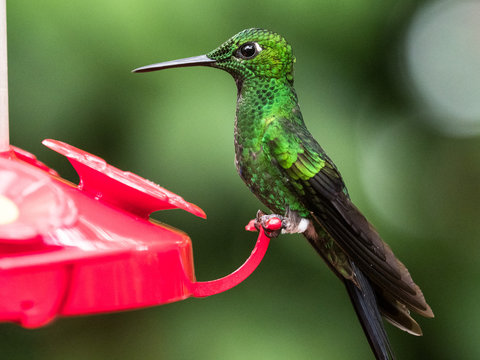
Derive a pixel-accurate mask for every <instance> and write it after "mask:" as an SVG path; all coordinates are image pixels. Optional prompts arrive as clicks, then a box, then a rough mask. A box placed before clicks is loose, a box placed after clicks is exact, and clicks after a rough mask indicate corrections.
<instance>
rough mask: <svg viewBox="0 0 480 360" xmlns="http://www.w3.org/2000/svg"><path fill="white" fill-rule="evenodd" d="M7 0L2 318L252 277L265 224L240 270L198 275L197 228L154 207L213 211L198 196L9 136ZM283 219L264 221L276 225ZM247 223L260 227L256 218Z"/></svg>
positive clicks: (36, 320) (26, 319) (155, 298)
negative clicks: (54, 161) (48, 157)
mask: <svg viewBox="0 0 480 360" xmlns="http://www.w3.org/2000/svg"><path fill="white" fill-rule="evenodd" d="M0 1H1V2H3V4H2V3H0V321H12V322H16V323H19V324H21V325H22V326H24V327H29V328H33V327H38V326H42V325H45V324H46V323H48V322H49V321H51V320H52V319H54V318H55V317H56V316H71V315H83V314H93V313H102V312H111V311H118V310H127V309H135V308H140V307H145V306H153V305H160V304H164V303H168V302H173V301H178V300H183V299H185V298H187V297H190V296H194V297H204V296H209V295H213V294H218V293H220V292H223V291H225V290H228V289H230V288H232V287H233V286H235V285H237V284H239V283H240V282H242V281H243V280H245V279H246V278H247V277H248V276H249V275H250V274H251V273H252V272H253V271H254V270H255V268H256V267H257V266H258V264H259V263H260V261H261V260H262V258H263V256H264V254H265V252H266V250H267V247H268V244H269V238H268V237H267V236H266V235H265V234H264V231H263V229H260V234H259V237H258V240H257V243H256V245H255V248H254V250H253V252H252V255H251V256H250V257H249V258H248V259H247V261H246V262H245V263H244V264H243V265H242V266H241V267H240V268H239V269H238V270H236V271H235V272H233V273H232V274H230V275H228V276H226V277H224V278H221V279H218V280H214V281H207V282H197V281H196V280H195V273H194V266H193V256H192V242H191V240H190V238H189V237H188V236H187V235H186V234H185V233H184V232H182V231H179V230H176V229H174V228H172V227H169V226H166V225H164V224H160V223H158V222H156V221H154V220H152V219H150V218H149V216H150V214H151V213H152V212H153V211H157V210H168V209H183V210H185V211H188V212H190V213H192V214H194V215H196V216H200V217H203V218H205V217H206V216H205V213H204V212H203V210H202V209H200V208H199V207H198V206H196V205H194V204H191V203H189V202H187V201H185V200H184V199H183V198H181V197H180V196H178V195H176V194H174V193H172V192H170V191H168V190H166V189H164V188H162V187H160V186H158V185H155V184H154V183H152V182H150V181H148V180H145V179H143V178H141V177H140V176H138V175H135V174H132V173H130V172H124V171H121V170H119V169H117V168H115V167H113V166H111V165H108V164H107V163H106V162H105V161H104V160H103V159H101V158H99V157H97V156H94V155H92V154H89V153H87V152H85V151H82V150H80V149H77V148H75V147H73V146H70V145H68V144H65V143H62V142H60V141H55V140H45V141H44V142H43V143H44V144H45V145H46V146H48V147H49V148H50V149H52V150H54V151H56V152H58V153H60V154H62V155H64V156H66V157H67V158H68V159H69V161H70V162H71V163H72V165H73V166H74V168H75V169H76V171H77V173H78V175H79V177H80V183H79V184H78V185H75V184H72V183H71V182H69V181H67V180H64V179H62V178H61V177H59V176H58V174H57V173H56V172H55V171H54V170H52V169H50V168H49V167H47V166H46V165H44V164H43V163H41V162H39V161H38V160H37V159H36V157H35V156H34V155H32V154H30V153H28V152H26V151H24V150H21V149H18V148H16V147H13V146H10V145H9V142H8V92H7V67H6V31H5V23H6V16H5V15H6V14H5V0H3V1H2V0H0ZM2 12H3V13H2ZM2 24H3V26H2ZM2 41H3V43H2ZM273 220H274V219H273ZM277 220H278V219H277ZM278 223H279V222H278V221H271V225H272V226H271V227H272V229H270V225H268V224H267V227H266V228H267V229H268V230H276V229H277V228H278ZM247 229H248V230H253V229H254V227H253V226H252V223H250V224H249V226H247Z"/></svg>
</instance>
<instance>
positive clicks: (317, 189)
mask: <svg viewBox="0 0 480 360" xmlns="http://www.w3.org/2000/svg"><path fill="white" fill-rule="evenodd" d="M263 148H264V151H265V152H266V154H267V155H268V156H269V157H270V159H271V161H272V163H273V164H274V165H276V166H277V167H279V168H280V169H281V171H282V172H284V174H285V175H286V181H287V182H288V184H289V185H290V188H292V189H294V191H295V192H296V193H297V195H298V197H299V198H300V200H301V201H302V202H303V204H304V205H305V206H306V207H307V208H308V209H309V210H310V212H311V215H312V217H313V218H314V219H315V220H316V221H317V222H318V223H319V224H320V225H321V226H322V227H323V228H324V229H325V230H326V231H327V232H328V233H329V234H330V236H331V237H332V238H333V239H334V241H335V242H336V243H337V244H338V245H339V246H340V248H341V249H342V250H343V251H344V252H345V253H346V254H347V256H348V257H349V258H350V259H351V260H352V261H354V262H355V264H357V266H358V267H359V268H360V269H361V270H362V271H363V272H364V273H365V274H366V275H367V276H368V277H369V278H370V279H371V280H372V281H373V282H374V283H376V284H377V286H379V287H380V288H382V289H383V290H385V291H387V292H388V293H390V294H391V295H392V296H393V297H394V298H396V299H398V300H399V301H400V302H402V303H404V304H405V305H407V306H408V307H409V308H410V309H412V310H414V311H416V312H418V313H420V314H422V315H424V316H427V317H433V312H432V310H431V309H430V307H429V306H428V304H427V303H426V301H425V299H424V297H423V294H422V292H421V290H420V288H419V287H418V286H417V285H416V284H415V283H414V282H413V280H412V278H411V276H410V274H409V272H408V270H407V268H406V267H405V266H404V265H403V264H402V263H401V262H400V261H399V260H398V259H397V258H396V257H395V255H394V254H393V252H392V250H391V249H390V247H389V246H388V245H387V244H386V243H384V242H383V240H382V239H381V238H380V236H379V234H378V233H377V231H376V230H375V229H374V228H373V226H372V225H371V224H370V223H369V222H368V221H367V219H366V218H365V217H364V216H363V215H362V214H361V212H360V211H359V210H358V209H357V208H356V207H355V205H354V204H353V203H352V202H351V200H350V198H349V196H348V193H347V191H346V188H345V185H344V183H343V180H342V177H341V175H340V173H339V172H338V170H337V169H336V167H335V165H334V164H333V162H332V161H331V160H330V159H329V158H328V156H327V155H326V154H325V152H324V151H323V150H322V148H321V147H320V145H319V144H318V143H317V142H316V141H315V139H314V138H313V137H312V135H311V134H310V133H309V132H308V130H307V129H306V127H305V126H304V125H303V124H300V123H293V122H292V121H290V120H287V119H276V120H274V121H272V122H270V124H269V125H268V127H267V128H266V130H265V134H264V137H263Z"/></svg>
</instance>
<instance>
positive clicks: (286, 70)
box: [207, 29, 295, 81]
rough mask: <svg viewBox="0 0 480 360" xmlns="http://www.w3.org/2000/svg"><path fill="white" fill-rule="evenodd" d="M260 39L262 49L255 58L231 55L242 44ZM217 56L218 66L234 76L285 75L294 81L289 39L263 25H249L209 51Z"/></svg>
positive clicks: (276, 76)
mask: <svg viewBox="0 0 480 360" xmlns="http://www.w3.org/2000/svg"><path fill="white" fill-rule="evenodd" d="M249 42H251V43H254V42H255V43H257V44H258V46H260V48H261V51H260V52H259V54H258V56H256V57H255V58H253V59H243V58H242V57H241V56H238V57H232V54H233V53H235V52H236V51H237V50H238V49H239V47H240V45H242V44H245V43H249ZM207 56H208V57H209V58H211V59H214V60H217V63H216V64H215V67H218V68H221V69H224V70H226V71H228V72H229V73H231V74H232V75H233V76H234V77H238V76H240V77H242V78H243V79H249V78H252V77H268V78H286V79H288V80H289V81H293V64H294V63H295V57H294V56H293V52H292V48H291V46H290V45H289V44H288V43H287V41H286V40H285V39H284V38H283V37H282V36H281V35H278V34H276V33H274V32H271V31H268V30H263V29H246V30H243V31H241V32H240V33H238V34H237V35H235V36H233V37H232V38H230V39H229V40H227V41H226V42H225V43H223V44H222V45H220V46H219V47H218V48H217V49H215V50H213V51H211V52H210V53H208V54H207Z"/></svg>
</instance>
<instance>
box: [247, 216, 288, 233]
mask: <svg viewBox="0 0 480 360" xmlns="http://www.w3.org/2000/svg"><path fill="white" fill-rule="evenodd" d="M284 221H285V219H284V217H283V216H281V215H277V214H270V215H266V214H265V213H264V212H263V211H261V210H258V211H257V216H256V218H255V222H254V226H255V227H256V228H257V230H260V226H261V227H262V228H263V231H264V233H265V235H267V236H268V237H269V238H276V237H277V236H278V235H280V233H281V232H282V229H284V228H285V224H284Z"/></svg>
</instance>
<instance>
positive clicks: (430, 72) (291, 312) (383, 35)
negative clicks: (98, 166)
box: [0, 0, 480, 360]
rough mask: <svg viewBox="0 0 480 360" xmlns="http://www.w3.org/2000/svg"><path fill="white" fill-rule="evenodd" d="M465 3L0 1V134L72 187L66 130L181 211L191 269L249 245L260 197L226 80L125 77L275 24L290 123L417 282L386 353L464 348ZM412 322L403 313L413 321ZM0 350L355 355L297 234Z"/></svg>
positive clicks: (473, 80)
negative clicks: (2, 83)
mask: <svg viewBox="0 0 480 360" xmlns="http://www.w3.org/2000/svg"><path fill="white" fill-rule="evenodd" d="M479 5H480V3H479V2H478V1H470V2H466V1H451V2H443V1H442V2H427V1H406V0H403V1H384V0H349V1H338V0H297V1H291V2H286V1H285V2H279V1H274V0H263V1H252V0H244V1H237V2H227V1H213V0H203V1H193V0H191V1H181V0H178V1H161V0H160V1H159V0H141V1H139V0H135V1H134V0H122V1H114V0H83V1H77V2H72V1H55V0H43V1H24V0H15V1H9V2H8V35H9V38H8V47H9V83H10V119H11V120H10V121H11V125H10V127H11V142H12V143H13V144H14V145H16V146H19V147H22V148H24V149H26V150H28V151H31V152H33V153H35V154H36V155H37V156H38V157H39V158H40V159H41V160H43V161H44V162H46V163H47V164H49V165H50V166H52V167H54V168H56V169H57V170H58V171H59V172H60V173H61V174H62V175H63V176H64V177H66V178H68V179H71V180H73V181H76V175H75V173H74V171H73V170H72V168H71V167H70V166H69V164H68V162H67V161H66V160H65V159H64V158H62V157H61V156H59V155H58V154H56V153H54V152H52V151H50V150H48V149H46V148H44V147H43V146H42V145H41V143H40V142H41V140H42V139H44V138H53V139H58V140H63V141H66V142H68V143H70V144H72V145H75V146H77V147H80V148H82V149H85V150H87V151H89V152H92V153H94V154H96V155H98V156H101V157H103V158H105V159H106V160H107V161H108V162H109V163H111V164H113V165H115V166H117V167H119V168H121V169H124V170H130V171H133V172H136V173H138V174H140V175H142V176H144V177H146V178H148V179H151V180H153V181H155V182H157V183H159V184H161V185H162V186H164V187H166V188H167V189H169V190H171V191H174V192H176V193H179V194H181V195H182V196H183V197H184V198H185V199H187V200H188V201H191V202H194V203H196V204H198V205H199V206H201V207H202V208H203V209H204V210H205V211H206V212H207V214H208V220H206V221H204V220H202V219H199V218H195V217H193V216H192V215H190V214H188V213H184V212H181V211H170V212H161V213H160V212H159V213H156V214H155V217H156V218H157V219H159V220H161V221H165V222H167V223H170V224H172V225H174V226H176V227H179V228H181V229H183V230H185V231H187V232H188V233H189V234H190V236H191V238H192V241H193V245H194V257H195V265H196V274H197V278H198V279H199V280H210V279H213V278H217V277H220V276H223V275H225V274H227V273H229V272H231V271H232V270H234V269H235V268H236V267H238V266H239V265H240V264H241V263H242V262H243V261H244V260H245V259H246V257H247V256H248V255H249V253H250V251H251V249H252V247H253V244H254V241H255V239H256V237H255V235H254V234H250V233H247V232H245V231H244V230H243V226H244V225H245V224H246V223H247V222H248V220H249V219H251V218H253V217H254V215H255V213H256V211H257V209H258V208H260V207H261V205H260V203H259V202H258V201H257V200H256V198H255V197H254V196H253V195H252V194H250V193H249V191H248V190H247V188H246V187H245V186H244V185H243V183H242V182H241V180H240V178H239V177H238V176H237V174H236V171H235V168H234V165H233V120H234V113H235V100H236V88H235V84H234V82H233V81H232V79H231V78H230V76H229V75H228V74H226V73H224V72H222V71H218V70H213V69H208V68H189V69H176V70H167V71H163V72H158V73H151V74H132V73H130V70H132V69H133V68H135V67H138V66H141V65H146V64H150V63H153V62H158V61H165V60H170V59H176V58H182V57H188V56H194V55H200V54H204V53H206V52H207V51H209V50H211V49H213V48H214V47H216V46H217V45H219V44H220V43H221V42H223V41H224V40H226V39H227V38H229V37H230V36H231V35H233V34H235V33H237V32H238V31H240V30H242V29H244V28H248V27H264V28H268V29H271V30H275V31H277V32H279V33H281V34H283V35H284V36H285V37H286V38H287V40H288V41H289V42H290V43H291V44H292V46H293V48H294V50H295V53H296V56H297V64H296V78H295V81H296V89H297V92H298V96H299V99H300V105H301V107H302V110H303V115H304V118H305V120H306V123H307V126H308V127H309V128H310V130H311V132H312V133H313V134H314V136H315V137H316V138H317V140H318V141H319V142H320V143H321V144H322V145H323V147H324V148H325V149H326V150H327V152H328V153H329V155H330V156H331V157H332V158H333V159H334V161H335V162H336V163H337V165H338V167H339V169H340V170H341V171H342V174H343V176H344V180H345V182H346V183H347V186H348V187H349V190H350V194H351V196H352V198H353V199H354V201H355V202H356V204H357V206H358V207H359V208H360V209H362V211H363V212H364V213H365V215H366V216H367V217H368V218H369V219H370V220H371V221H372V222H373V223H374V224H375V226H376V227H377V228H378V230H379V231H380V233H381V234H382V235H383V237H384V239H385V240H386V241H387V242H388V243H389V244H390V245H391V247H392V248H393V249H394V251H395V253H396V254H397V256H398V257H399V258H400V259H402V261H403V262H404V263H405V264H406V265H407V266H408V268H409V270H410V272H411V273H412V274H413V277H414V279H415V281H416V282H417V283H418V284H419V285H420V286H421V287H422V289H423V291H424V294H425V296H426V298H427V300H428V302H429V304H430V305H431V306H432V308H433V310H434V312H435V315H436V318H435V319H433V320H428V319H419V322H420V324H421V326H422V328H423V330H424V336H423V337H413V336H410V335H408V334H406V333H403V332H401V331H399V330H397V329H396V328H394V327H392V326H390V325H386V326H387V330H388V333H389V335H390V337H391V341H392V344H393V347H394V349H395V351H396V353H397V355H398V358H400V359H479V358H480V341H479V337H480V321H479V320H480V308H479V306H478V304H479V301H480V285H479V280H480V270H479V259H478V258H479V250H480V242H479V233H480V222H479V221H478V218H477V217H478V214H479V213H480V205H479V204H480V189H479V187H478V184H479V181H480V152H479V134H480V126H479V121H480V101H479V99H480V75H479V74H480V66H479V64H480V52H479V46H478V34H479V33H480V27H479V22H478V18H479V15H480V6H479ZM417 319H418V317H417ZM0 354H1V355H0V356H1V358H2V359H14V360H17V359H18V360H22V359H48V360H56V359H58V360H60V359H61V360H64V359H68V360H74V359H145V360H149V359H162V360H170V359H172V360H173V359H175V360H177V359H232V360H235V359H275V360H281V359H371V358H372V355H371V353H370V349H369V347H368V344H367V341H366V340H365V338H364V335H363V333H362V330H361V327H360V325H359V323H358V321H357V319H356V316H355V314H354V311H353V309H352V307H351V305H350V303H349V299H348V296H347V294H346V292H345V290H344V288H343V285H342V284H341V283H340V282H339V281H338V280H337V279H336V278H335V277H334V276H333V275H332V274H331V273H330V272H329V271H328V269H327V267H326V266H325V265H324V264H323V263H322V261H321V260H320V258H319V257H318V256H317V255H316V254H315V253H314V251H312V249H310V247H309V245H308V244H307V242H306V241H304V239H302V238H301V237H300V236H282V237H280V238H279V239H276V240H275V241H273V242H272V244H271V247H270V249H269V252H268V253H267V256H266V258H265V260H264V262H263V263H262V264H261V265H260V267H259V268H258V270H257V271H256V272H255V273H254V274H253V275H252V276H251V277H250V278H249V279H248V280H247V281H245V282H244V283H243V284H241V285H240V286H238V287H236V288H234V289H232V290H230V291H228V292H226V293H223V294H220V295H217V296H213V297H210V298H206V299H188V300H186V301H183V302H178V303H174V304H169V305H165V306H160V307H156V308H150V309H144V310H138V311H132V312H125V313H119V314H109V315H100V316H92V317H79V318H68V319H59V320H57V321H55V322H54V323H53V324H51V325H49V326H47V327H45V328H42V329H38V330H25V329H22V328H20V327H18V326H17V325H13V324H0Z"/></svg>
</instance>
